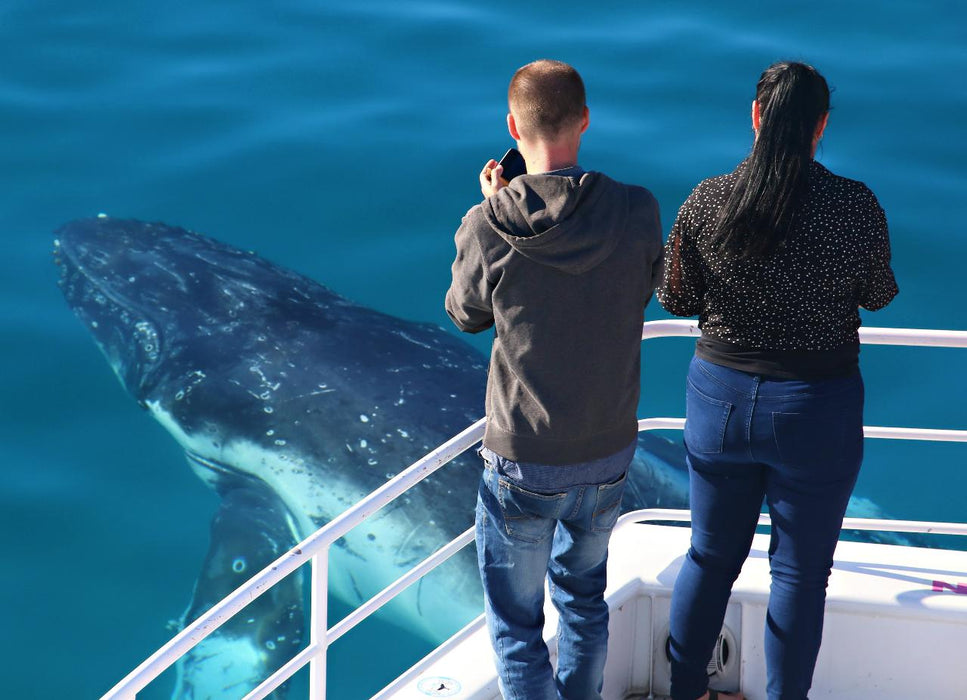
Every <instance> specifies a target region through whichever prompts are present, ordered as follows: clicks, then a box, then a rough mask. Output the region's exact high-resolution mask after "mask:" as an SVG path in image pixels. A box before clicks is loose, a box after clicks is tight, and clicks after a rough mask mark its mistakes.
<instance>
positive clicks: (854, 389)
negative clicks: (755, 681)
mask: <svg viewBox="0 0 967 700" xmlns="http://www.w3.org/2000/svg"><path fill="white" fill-rule="evenodd" d="M685 415H686V420H685V446H686V450H687V453H688V456H687V460H688V469H689V479H690V486H689V490H690V506H691V511H692V536H691V547H690V548H689V551H688V554H687V555H686V557H685V562H684V564H683V565H682V569H681V571H680V573H679V575H678V579H677V581H676V582H675V589H674V592H673V594H672V607H671V623H670V624H671V638H672V641H671V655H672V697H673V698H674V699H675V700H695V698H698V697H701V696H702V694H703V693H704V692H705V690H706V689H707V687H708V676H707V675H706V664H707V663H708V661H709V658H710V657H711V654H712V649H713V647H714V644H715V641H716V639H717V637H718V633H719V630H720V629H721V627H722V622H723V619H724V617H725V608H726V605H727V603H728V600H729V595H730V592H731V589H732V584H733V583H734V582H735V579H736V577H738V575H739V571H740V570H741V568H742V563H743V561H744V560H745V558H746V556H747V555H748V553H749V548H750V547H751V544H752V536H753V534H754V532H755V527H756V520H757V519H758V516H759V511H760V509H761V507H762V502H763V498H764V499H765V501H766V504H767V505H768V508H769V513H770V514H771V516H772V538H771V541H770V545H769V563H770V568H771V572H772V587H771V590H770V595H769V608H768V613H767V617H766V630H765V655H766V666H767V673H768V687H767V690H768V696H769V700H805V698H806V697H807V693H808V692H809V687H810V685H811V684H812V675H813V670H814V668H815V665H816V657H817V655H818V653H819V644H820V641H821V639H822V631H823V609H824V605H825V601H826V583H827V580H828V579H829V573H830V569H831V568H832V565H833V551H834V550H835V548H836V542H837V540H838V538H839V532H840V528H841V527H842V524H843V515H844V513H845V512H846V505H847V503H848V501H849V496H850V493H851V492H852V490H853V486H854V484H855V483H856V477H857V474H858V473H859V468H860V462H861V461H862V459H863V380H862V378H861V377H860V374H859V372H856V373H854V374H852V375H850V376H848V377H844V378H836V379H826V380H821V381H808V382H807V381H798V380H773V379H768V378H766V377H760V376H756V375H751V374H747V373H745V372H740V371H738V370H734V369H730V368H727V367H722V366H719V365H715V364H712V363H710V362H706V361H704V360H701V359H699V358H697V357H696V358H693V360H692V364H691V367H690V368H689V372H688V383H687V388H686V414H685Z"/></svg>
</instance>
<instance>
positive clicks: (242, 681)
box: [172, 635, 271, 700]
mask: <svg viewBox="0 0 967 700" xmlns="http://www.w3.org/2000/svg"><path fill="white" fill-rule="evenodd" d="M267 651H271V650H263V649H259V648H258V647H257V646H256V645H255V644H253V643H252V640H251V638H248V637H228V636H224V635H212V636H209V637H208V638H207V639H204V640H202V641H201V642H200V643H199V644H198V646H196V647H195V650H194V652H193V653H192V654H191V656H190V657H189V658H188V659H187V661H186V662H183V663H179V664H178V665H177V677H176V680H175V690H174V694H173V695H172V698H177V699H178V700H196V698H197V699H199V700H201V699H206V700H207V699H208V698H221V697H228V696H231V697H242V696H243V695H245V694H247V693H248V692H250V691H251V690H254V689H255V688H256V687H257V686H258V684H259V683H260V682H261V681H262V678H263V677H264V676H265V675H266V674H265V673H264V671H265V667H266V664H267V663H268V662H269V661H270V654H268V653H267ZM226 659H231V660H232V663H226Z"/></svg>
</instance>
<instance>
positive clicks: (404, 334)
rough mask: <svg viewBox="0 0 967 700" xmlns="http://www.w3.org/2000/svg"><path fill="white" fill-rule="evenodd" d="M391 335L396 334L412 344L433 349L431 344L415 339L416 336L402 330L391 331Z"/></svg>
mask: <svg viewBox="0 0 967 700" xmlns="http://www.w3.org/2000/svg"><path fill="white" fill-rule="evenodd" d="M393 335H398V336H399V337H400V338H402V339H403V340H407V341H409V342H411V343H413V344H414V345H419V346H420V347H421V348H426V349H427V350H434V349H435V348H434V347H433V346H432V345H427V344H426V343H422V342H420V341H419V340H417V339H416V338H414V337H412V336H410V335H407V334H406V333H405V332H404V331H393Z"/></svg>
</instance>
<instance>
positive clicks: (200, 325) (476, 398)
mask: <svg viewBox="0 0 967 700" xmlns="http://www.w3.org/2000/svg"><path fill="white" fill-rule="evenodd" d="M54 258H55V262H56V263H57V264H58V265H59V267H60V278H59V285H60V288H61V290H62V292H63V294H64V297H65V299H66V301H67V303H68V305H69V306H70V308H71V309H72V310H73V311H74V313H75V314H76V316H77V317H78V318H79V319H80V320H81V322H82V323H83V324H84V325H85V326H86V327H87V329H88V330H89V331H90V333H91V335H92V336H93V338H94V340H95V343H96V344H97V346H98V347H99V348H100V350H101V351H102V353H103V354H104V356H105V358H106V359H107V362H108V364H109V365H110V367H111V368H112V369H113V372H114V374H115V375H116V377H117V378H118V379H119V380H120V382H121V384H122V386H123V387H124V389H125V390H126V391H127V392H128V393H129V394H130V395H131V396H132V397H133V398H134V399H135V400H136V401H137V403H138V404H139V405H140V406H141V407H142V408H143V409H145V410H146V411H148V412H149V413H150V414H151V415H152V416H153V417H154V418H155V419H156V420H157V421H158V422H159V423H160V424H161V425H162V426H164V428H165V429H166V430H167V431H168V432H169V433H170V434H171V436H172V437H173V438H174V439H175V440H176V441H177V442H178V444H179V445H180V446H181V447H182V448H183V449H184V452H185V456H186V458H187V463H188V465H189V466H190V468H191V469H192V470H193V471H194V472H195V474H196V475H197V476H198V477H199V478H200V479H201V480H203V481H204V482H205V483H206V484H207V485H209V486H210V487H211V488H212V489H213V490H214V491H215V492H216V493H217V494H218V496H219V506H218V510H217V512H216V513H215V515H214V517H213V518H212V522H211V528H210V533H209V546H208V551H207V553H206V556H205V559H204V561H203V563H202V566H201V570H200V572H199V574H198V576H197V578H196V581H195V585H194V589H193V594H192V597H191V600H190V601H189V603H188V604H187V607H186V610H185V613H184V615H183V618H182V620H181V624H182V625H184V624H187V623H189V622H191V621H192V620H194V619H195V618H197V617H198V615H200V614H202V613H203V612H205V611H206V610H208V609H209V608H210V607H211V606H213V605H214V604H215V603H217V602H218V601H219V600H221V599H222V598H223V597H224V596H226V595H227V594H229V593H230V592H232V591H233V590H235V589H236V588H237V587H238V586H239V585H241V584H242V583H244V582H245V581H246V580H247V579H248V578H249V577H250V576H252V575H253V574H255V573H257V572H258V571H260V570H261V569H262V568H264V567H265V566H267V565H268V564H270V563H271V562H273V561H274V560H275V559H277V558H278V557H279V556H281V555H283V554H284V553H285V552H287V551H288V550H289V549H291V548H292V547H293V546H295V545H296V544H297V543H298V542H299V541H301V540H302V539H304V538H305V537H307V536H308V535H309V534H311V533H312V532H314V531H315V530H316V529H318V528H319V527H321V526H323V525H325V524H326V523H327V522H329V521H330V520H331V519H332V518H334V517H335V516H336V515H338V514H339V513H341V512H343V511H345V510H346V509H347V508H349V507H350V506H352V505H353V504H354V503H356V502H358V501H359V500H360V499H361V498H363V497H364V496H366V495H368V494H369V493H371V492H372V491H373V490H375V489H376V488H378V487H379V486H381V485H382V484H384V483H385V482H386V481H387V480H388V479H390V478H392V477H394V476H395V475H396V474H398V473H399V472H400V471H401V470H402V469H404V468H406V467H407V466H409V465H410V464H412V463H413V462H415V461H416V460H417V459H419V458H420V457H422V456H423V455H425V454H426V453H427V452H429V451H430V450H431V449H433V448H434V447H436V446H437V445H439V444H441V443H442V442H444V441H445V440H447V439H448V438H450V437H452V436H453V435H455V434H456V433H457V432H459V431H460V430H462V429H464V428H465V427H467V426H468V425H470V424H471V423H473V422H475V421H476V420H477V419H479V418H480V416H481V414H482V413H483V407H484V392H485V386H486V371H487V360H486V358H485V357H483V355H482V354H481V353H480V352H479V351H477V350H476V349H475V348H473V347H472V346H471V345H469V344H468V343H466V342H465V341H464V340H462V339H461V338H459V337H457V336H456V335H455V334H453V333H451V332H447V331H445V330H443V329H442V328H440V327H439V326H437V325H434V324H429V323H420V322H414V321H407V320H403V319H399V318H396V317H393V316H390V315H387V314H384V313H381V312H379V311H376V310H374V309H370V308H367V307H365V306H361V305H359V304H355V303H353V302H351V301H349V300H348V299H346V298H344V297H342V296H340V295H338V294H336V293H335V292H333V291H331V290H329V289H328V288H326V287H325V286H324V285H322V284H320V283H318V282H316V281H314V280H312V279H310V278H308V277H305V276H303V275H301V274H299V273H297V272H294V271H292V270H288V269H286V268H283V267H281V266H278V265H276V264H274V263H272V262H270V261H268V260H266V259H265V258H263V257H260V256H259V255H257V254H255V253H254V252H251V251H244V250H241V249H238V248H235V247H233V246H231V245H228V244H226V243H222V242H219V241H217V240H215V239H213V238H210V237H208V236H205V235H202V234H199V233H195V232H192V231H189V230H186V229H184V228H181V227H178V226H170V225H167V224H164V223H148V222H142V221H136V220H126V219H116V218H112V217H107V216H103V215H102V216H98V217H93V218H88V219H80V220H76V221H71V222H68V223H67V224H65V225H63V226H62V227H61V228H60V229H58V230H57V231H56V233H55V242H54ZM480 471H481V462H480V460H479V459H478V458H476V457H475V456H474V455H473V454H472V451H471V453H470V454H467V453H465V454H464V455H462V456H460V457H458V458H457V459H455V460H454V461H453V462H452V463H450V464H448V465H446V466H445V467H444V468H442V469H440V470H439V471H437V472H436V473H435V474H433V475H432V476H430V477H428V478H427V479H426V480H424V482H422V483H421V484H419V485H418V486H416V487H415V488H414V489H412V490H411V491H409V492H407V493H406V494H405V495H404V496H403V497H401V498H400V499H398V500H397V501H394V502H393V503H391V504H390V505H389V506H387V507H385V508H383V509H382V510H380V511H378V512H377V513H376V514H375V515H374V516H372V517H371V518H369V519H368V520H367V521H366V522H365V523H364V524H362V525H360V526H359V527H357V528H355V529H354V530H353V531H351V532H350V533H349V534H348V535H347V536H346V537H345V538H343V539H342V540H339V541H338V542H337V543H336V544H335V545H334V546H333V549H332V551H331V552H330V567H329V585H330V594H331V595H333V596H335V597H336V598H338V599H339V600H341V601H343V602H344V603H346V604H347V605H350V606H355V605H358V604H359V603H361V602H363V601H365V600H367V599H368V598H369V597H371V596H372V595H373V594H375V593H377V592H378V591H379V590H381V589H382V588H383V587H385V586H386V585H387V584H389V583H391V582H392V581H394V580H396V579H397V578H398V577H399V576H400V575H401V574H402V573H404V572H405V571H406V570H408V569H409V568H411V567H412V566H413V565H414V564H416V563H418V562H419V561H421V560H422V559H423V558H425V557H426V556H427V555H429V554H430V553H432V552H433V551H435V550H436V549H438V548H439V547H441V546H442V545H444V544H445V543H447V542H449V541H451V540H452V539H453V538H454V537H456V536H457V535H459V534H460V533H461V532H463V531H464V530H466V529H467V528H468V527H470V526H471V525H472V523H473V517H474V505H475V502H476V490H477V485H478V482H479V478H480ZM687 506H688V474H687V469H686V466H685V451H684V448H683V446H682V444H681V442H680V440H678V441H673V440H670V439H667V438H665V437H663V436H660V435H658V434H654V433H650V432H644V433H641V434H640V435H639V437H638V446H637V450H636V452H635V455H634V458H633V460H632V463H631V466H630V468H629V472H628V478H627V483H626V488H625V493H624V498H623V501H622V506H621V509H622V511H623V512H627V511H631V510H638V509H641V508H687ZM848 512H849V513H850V514H854V513H855V514H858V515H864V516H867V517H870V516H873V517H884V515H885V514H884V513H883V512H882V511H881V510H880V509H879V508H878V506H876V504H875V503H873V502H872V501H870V500H869V499H865V498H861V497H854V498H853V499H851V506H850V509H849V511H848ZM872 537H873V538H874V539H877V538H878V536H876V535H873V536H872ZM878 541H879V540H878ZM889 541H892V542H895V543H908V540H907V539H906V538H905V537H904V536H896V535H895V536H891V537H890V539H889ZM304 585H305V584H304V582H303V581H302V579H301V577H300V576H299V575H293V576H289V577H288V578H287V579H285V580H284V581H283V582H282V583H280V584H278V585H276V586H275V587H273V588H272V589H270V590H269V591H268V592H267V593H265V594H264V595H262V596H261V597H260V598H258V599H257V600H256V601H254V602H253V603H251V604H250V605H249V606H248V607H246V609H245V610H244V611H243V613H242V614H239V615H236V616H235V617H234V618H232V619H231V620H229V621H228V622H227V623H225V624H224V625H223V626H222V627H220V628H219V629H218V630H216V631H215V632H214V633H213V634H211V635H210V636H209V637H208V638H206V639H205V640H204V641H203V642H202V643H201V644H199V645H198V646H196V647H195V649H194V650H193V651H192V652H191V653H189V654H188V655H186V656H185V657H183V658H182V659H181V660H180V661H179V662H178V665H177V674H176V675H177V679H176V681H175V688H174V690H173V693H172V697H174V698H179V699H190V700H203V699H204V700H223V699H224V698H229V697H232V698H235V697H239V696H240V695H242V694H244V693H245V692H248V691H249V690H251V689H253V688H254V687H256V686H257V685H258V684H259V683H260V682H261V681H262V680H264V678H265V677H267V676H268V675H269V674H271V673H272V672H273V671H275V670H276V669H277V668H278V667H279V666H281V665H282V664H283V663H284V662H286V661H288V660H289V659H290V658H291V657H292V656H293V655H294V654H295V653H296V652H297V651H298V650H300V649H301V648H302V647H303V646H304V643H305V626H306V621H305V610H304V600H305V591H304ZM482 607H483V600H482V593H481V589H480V582H479V577H478V574H477V569H476V562H475V559H474V556H473V553H472V552H470V551H468V549H467V548H465V549H464V550H463V551H462V552H460V553H459V554H458V555H456V557H455V558H454V560H452V561H451V562H448V563H447V564H446V565H445V567H443V568H441V570H438V571H436V572H433V573H432V574H431V575H429V576H428V577H426V579H424V580H423V581H422V582H421V583H420V584H419V585H418V586H412V587H410V588H409V589H408V590H407V591H405V592H404V593H403V594H401V595H400V596H399V597H398V598H397V599H395V600H394V601H393V602H391V603H390V604H389V605H387V606H386V607H385V608H384V609H383V610H381V611H380V612H379V613H377V614H378V615H382V616H384V617H385V618H386V619H387V620H388V621H389V622H391V623H392V624H394V625H396V626H398V627H400V628H401V629H403V630H405V631H406V632H408V633H410V634H413V635H416V636H418V637H420V638H421V639H424V640H426V641H428V642H430V643H438V642H440V641H442V640H443V639H444V638H445V637H446V636H448V635H449V634H450V632H451V631H452V630H453V629H454V625H455V624H459V623H460V622H461V621H468V620H470V619H472V618H473V617H476V616H477V615H478V614H479V613H480V611H481V610H482ZM284 696H285V689H284V687H283V689H280V690H279V691H276V693H274V694H273V697H276V698H281V697H284Z"/></svg>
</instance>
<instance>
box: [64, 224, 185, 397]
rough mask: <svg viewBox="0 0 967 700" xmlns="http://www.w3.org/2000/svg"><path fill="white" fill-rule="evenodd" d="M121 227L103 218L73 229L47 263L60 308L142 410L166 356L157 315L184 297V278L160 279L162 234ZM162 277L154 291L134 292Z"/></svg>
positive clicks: (67, 228) (160, 319) (148, 287)
mask: <svg viewBox="0 0 967 700" xmlns="http://www.w3.org/2000/svg"><path fill="white" fill-rule="evenodd" d="M124 224H125V222H120V221H116V220H113V219H108V218H106V217H103V218H99V219H86V220H80V221H73V222H71V223H69V224H67V225H65V226H63V227H62V228H61V229H59V230H58V231H57V233H56V235H57V238H56V240H55V241H54V258H55V262H56V263H57V264H58V265H59V266H60V269H61V278H60V282H59V284H60V287H61V290H62V291H63V293H64V296H65V297H66V299H67V302H68V303H69V304H70V306H71V308H72V309H73V310H74V312H75V313H76V314H77V316H78V317H79V318H80V319H81V320H82V321H83V322H84V324H85V325H86V326H87V327H88V328H89V330H90V331H91V333H92V335H93V336H94V339H95V341H96V342H97V345H98V347H99V348H100V349H101V351H102V352H103V353H104V355H105V356H106V357H107V359H108V362H109V363H110V365H111V367H112V368H113V369H114V372H115V374H117V376H118V378H119V379H120V380H121V383H122V384H123V385H124V387H125V388H126V389H127V390H128V392H129V393H130V394H131V395H132V396H134V397H135V398H137V399H138V400H139V401H142V403H143V397H144V395H145V393H146V391H147V390H148V387H149V386H150V381H151V377H152V373H153V371H154V370H155V369H156V368H157V367H158V365H159V362H160V360H161V357H162V354H163V353H164V352H165V350H166V348H164V347H163V346H164V343H165V332H166V325H170V324H167V323H166V318H165V311H166V309H171V308H172V302H173V301H174V299H173V297H174V296H175V295H176V294H182V295H186V294H188V293H189V292H188V290H186V289H185V287H186V282H185V280H184V275H182V274H179V273H175V272H174V271H170V272H167V273H166V270H170V269H171V266H170V265H169V264H168V262H167V261H166V259H165V258H166V256H165V255H164V253H163V252H162V251H164V249H165V247H166V245H165V244H166V240H165V238H166V236H164V232H163V230H162V231H158V230H152V228H150V227H143V228H142V227H135V228H133V227H130V226H125V225H124ZM155 228H156V227H155ZM146 262H147V263H148V264H145V263H146ZM166 274H167V279H164V280H163V282H162V283H158V284H139V282H141V281H143V280H144V277H145V276H148V275H150V276H153V277H156V278H157V277H163V276H165V275H166ZM164 297H169V298H168V299H165V298H164ZM179 306H180V305H179Z"/></svg>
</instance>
